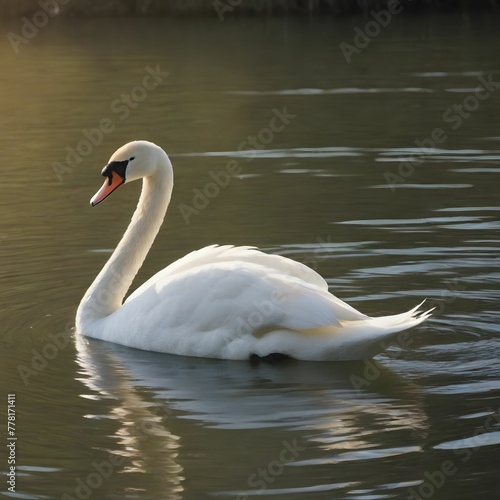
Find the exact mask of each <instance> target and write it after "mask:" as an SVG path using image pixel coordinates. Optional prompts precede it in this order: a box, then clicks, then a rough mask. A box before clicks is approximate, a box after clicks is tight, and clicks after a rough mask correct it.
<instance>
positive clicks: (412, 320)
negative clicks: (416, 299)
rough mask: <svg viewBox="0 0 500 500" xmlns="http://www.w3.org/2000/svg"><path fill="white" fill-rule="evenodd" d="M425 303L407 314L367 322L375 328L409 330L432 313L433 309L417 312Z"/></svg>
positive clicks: (371, 319)
mask: <svg viewBox="0 0 500 500" xmlns="http://www.w3.org/2000/svg"><path fill="white" fill-rule="evenodd" d="M424 303H425V300H423V301H422V302H421V303H420V304H418V306H415V307H414V308H413V309H410V310H409V311H407V312H404V313H401V314H394V315H392V316H381V317H379V318H370V319H369V320H368V321H369V322H370V323H371V324H373V325H376V326H379V327H381V328H384V327H385V328H393V327H398V326H400V327H401V330H403V329H405V328H410V327H411V326H416V325H418V324H420V323H422V322H423V321H425V320H426V319H427V318H428V317H429V316H431V314H432V311H434V309H435V307H433V308H432V309H428V310H427V311H421V310H419V309H420V308H421V307H422V306H423V305H424Z"/></svg>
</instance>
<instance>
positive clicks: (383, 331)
mask: <svg viewBox="0 0 500 500" xmlns="http://www.w3.org/2000/svg"><path fill="white" fill-rule="evenodd" d="M117 165H118V166H117ZM115 170H116V171H119V172H121V173H123V174H124V175H122V176H120V175H118V174H117V172H116V171H115ZM103 175H106V176H107V177H108V181H106V182H105V184H104V186H103V188H101V190H100V191H99V192H98V193H97V194H96V195H95V196H94V198H93V199H92V203H93V204H97V203H99V202H100V201H102V200H103V199H104V198H105V197H107V196H108V195H109V194H110V193H111V192H112V191H113V190H114V189H116V187H118V186H119V185H120V184H121V183H123V182H129V181H131V180H136V179H139V178H143V190H142V193H141V197H140V200H139V204H138V207H137V210H136V211H135V213H134V216H133V218H132V221H131V223H130V226H129V227H128V229H127V231H126V233H125V235H124V236H123V238H122V240H121V242H120V243H119V245H118V247H117V248H116V250H115V252H114V253H113V255H112V256H111V258H110V259H109V261H108V262H107V264H106V265H105V266H104V268H103V269H102V271H101V272H100V273H99V275H98V276H97V278H96V279H95V281H94V283H93V284H92V285H91V286H90V288H89V289H88V290H87V292H86V294H85V296H84V297H83V299H82V301H81V303H80V306H79V308H78V312H77V318H76V327H77V331H78V332H80V333H82V334H84V335H87V336H90V337H94V338H99V339H102V340H107V341H110V342H116V343H119V344H123V345H127V346H130V347H135V348H139V349H145V350H150V351H158V352H168V353H174V354H181V355H185V356H201V357H212V358H225V359H248V358H249V357H250V356H251V355H253V354H255V355H257V356H259V357H265V356H267V355H269V354H272V353H280V354H285V355H288V356H290V357H293V358H297V359H304V360H346V359H364V358H368V357H371V356H373V355H375V354H377V353H379V352H381V351H383V350H384V349H385V347H386V346H387V344H388V343H389V342H390V338H391V337H392V336H394V334H395V333H397V332H399V331H401V330H405V329H407V328H411V327H413V326H416V325H418V324H419V323H421V322H422V321H424V320H425V319H426V318H427V317H428V316H429V312H430V311H427V312H423V313H418V312H417V310H418V307H419V306H417V307H416V308H414V309H412V310H411V311H408V312H406V313H403V314H399V315H395V316H385V317H380V318H370V317H368V316H366V315H364V314H362V313H360V312H359V311H357V310H356V309H354V308H352V307H351V306H349V305H348V304H346V303H345V302H343V301H341V300H340V299H338V298H337V297H335V296H334V295H332V294H330V293H329V291H328V285H327V283H326V282H325V281H324V279H323V278H322V277H321V276H320V275H319V274H317V273H316V272H315V271H313V270H312V269H310V268H308V267H307V266H305V265H303V264H300V263H298V262H295V261H293V260H290V259H287V258H284V257H280V256H277V255H267V254H264V253H262V252H260V251H258V250H256V249H254V248H251V247H232V246H215V245H214V246H209V247H205V248H203V249H201V250H198V251H195V252H192V253H190V254H188V255H186V256H185V257H183V258H182V259H180V260H178V261H176V262H174V263H173V264H171V265H170V266H168V267H166V268H165V269H163V270H162V271H160V272H159V273H157V274H156V275H154V276H153V277H152V278H151V279H149V280H148V281H147V282H146V283H144V284H143V285H142V286H141V287H139V288H138V289H137V290H136V291H135V292H134V293H132V295H130V296H129V297H128V298H127V300H126V301H125V302H124V303H123V304H122V301H123V297H124V296H125V294H126V292H127V290H128V288H129V286H130V284H131V282H132V280H133V278H134V276H135V275H136V273H137V271H138V270H139V269H140V267H141V265H142V263H143V261H144V259H145V257H146V255H147V253H148V251H149V248H150V247H151V245H152V243H153V241H154V238H155V237H156V234H157V232H158V230H159V228H160V226H161V224H162V222H163V218H164V215H165V212H166V210H167V207H168V204H169V202H170V196H171V193H172V189H173V172H172V166H171V163H170V160H169V159H168V156H167V155H166V153H165V152H164V151H163V150H162V149H161V148H159V147H158V146H156V145H154V144H152V143H149V142H146V141H136V142H132V143H129V144H126V145H125V146H123V147H122V148H120V149H119V150H118V151H117V152H116V153H115V154H114V155H113V156H112V157H111V159H110V163H109V164H108V166H107V167H106V168H105V170H103ZM122 177H123V178H122Z"/></svg>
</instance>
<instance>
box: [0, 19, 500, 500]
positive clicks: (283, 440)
mask: <svg viewBox="0 0 500 500" xmlns="http://www.w3.org/2000/svg"><path fill="white" fill-rule="evenodd" d="M496 21H498V20H495V19H486V18H485V19H480V18H477V19H467V18H450V19H439V18H436V19H433V20H426V19H413V20H411V21H410V20H404V19H403V20H400V21H399V24H398V23H397V22H394V23H393V24H391V26H389V27H388V28H387V29H386V30H384V31H383V33H382V34H381V35H380V36H379V37H378V38H376V39H374V40H372V41H371V43H370V45H369V46H368V47H366V48H365V49H364V50H363V51H362V52H361V54H355V55H354V56H353V59H352V61H351V63H350V64H347V62H346V61H345V59H344V57H343V55H342V53H341V51H340V49H339V43H340V42H341V41H347V42H351V43H352V38H353V31H352V27H353V26H351V24H350V23H349V22H347V21H346V22H345V23H342V24H341V23H338V22H337V23H334V22H330V21H326V20H325V21H321V20H317V21H308V20H305V21H303V22H300V21H288V22H285V21H278V20H274V21H260V20H252V21H247V22H234V20H230V19H228V20H226V21H224V23H219V22H218V21H217V18H215V19H214V20H204V21H189V22H188V21H178V22H176V23H173V22H165V21H160V20H144V21H126V20H123V21H114V20H110V19H109V20H102V21H98V22H95V21H93V22H90V21H81V22H75V21H73V22H63V21H58V20H51V23H50V24H49V25H47V26H46V27H45V28H44V29H43V30H41V32H40V33H39V35H37V37H35V38H34V39H32V40H30V42H29V43H28V44H25V45H22V46H21V47H20V49H19V53H18V54H14V52H13V50H12V48H11V46H10V44H9V43H8V41H7V38H6V33H8V32H9V31H10V30H19V26H18V25H17V24H14V25H12V26H6V27H4V28H3V32H2V39H3V42H2V43H1V44H0V57H1V61H2V71H1V72H0V88H1V92H0V131H1V134H0V150H1V151H2V162H1V182H0V209H1V219H0V256H1V266H0V274H1V276H2V287H1V288H0V340H1V349H0V359H1V364H0V372H1V382H0V383H1V386H2V394H3V396H2V402H1V405H0V407H1V415H0V416H1V418H2V423H1V426H2V429H3V430H2V439H3V440H4V437H3V436H5V430H6V421H7V418H6V414H7V394H8V393H15V395H16V401H15V405H16V412H17V413H16V418H17V419H16V436H17V438H18V440H17V442H16V443H17V449H16V452H17V456H16V459H17V463H16V465H17V484H16V493H15V494H13V493H9V492H8V491H7V489H6V487H7V483H6V480H5V479H6V478H5V475H3V476H2V477H3V478H4V479H2V490H1V491H2V492H3V493H4V494H6V495H7V497H11V498H22V499H59V498H65V499H72V498H80V499H81V498H99V499H131V500H132V499H138V500H146V499H177V498H178V499H200V498H221V499H226V498H229V499H231V498H233V499H239V500H243V499H248V498H254V497H258V496H260V497H262V498H276V499H278V498H280V499H288V498H297V499H316V498H318V499H319V498H326V499H330V498H334V499H350V500H355V499H356V500H372V499H385V498H419V497H421V498H431V497H432V498H439V499H457V498H460V499H468V498H498V494H499V493H500V481H499V476H498V464H499V459H500V376H499V368H500V362H499V355H500V326H499V324H500V313H499V306H498V303H499V300H500V292H499V288H498V280H499V277H500V261H499V258H498V253H499V249H500V222H499V211H500V202H499V194H498V186H499V183H498V174H499V172H500V89H497V88H496V86H495V84H490V87H491V88H490V89H489V90H488V89H486V90H484V91H483V92H482V94H481V97H483V98H484V99H483V100H481V101H478V100H477V99H476V98H475V97H474V96H475V90H476V88H477V87H478V86H479V85H480V81H479V78H482V79H483V81H488V80H490V81H493V82H495V81H500V59H499V58H498V50H499V45H500V43H499V39H498V29H497V28H496V26H495V22H496ZM359 22H360V25H361V26H363V25H364V21H362V20H360V21H359ZM151 72H153V73H154V72H156V80H153V79H152V77H151V78H150V79H146V80H144V79H145V77H146V76H147V75H148V74H150V73H151ZM166 73H168V75H166ZM143 82H145V83H146V84H147V86H148V87H149V88H150V90H144V88H143V87H141V86H142V85H143ZM154 83H158V85H157V86H156V88H151V87H153V86H154ZM122 94H125V95H131V96H132V97H131V98H128V99H129V100H128V101H126V100H125V99H127V98H126V97H125V98H124V97H122ZM464 104H465V105H466V108H463V110H462V111H461V110H460V109H461V108H459V107H457V106H462V105H464ZM476 108H477V109H476ZM280 114H281V115H280ZM283 114H285V115H286V116H285V118H282V119H281V121H279V122H277V121H276V120H277V119H276V120H275V121H274V122H271V120H272V119H273V117H275V116H282V115H283ZM271 123H274V125H275V128H276V129H278V128H279V131H276V132H274V133H272V134H271V133H270V132H269V129H268V127H269V126H270V124H271ZM99 126H100V127H101V128H102V130H103V131H102V132H97V131H96V128H97V127H99ZM439 129H442V130H441V131H440V130H439ZM433 134H434V137H435V138H436V137H437V138H439V140H440V143H439V144H433V143H429V139H430V138H431V137H433ZM86 135H87V136H88V137H91V139H92V141H93V142H94V143H95V145H90V143H89V142H87V143H85V141H87V139H86ZM252 137H254V139H252ZM255 137H256V139H255ZM139 138H141V139H142V138H143V139H149V140H152V141H154V142H157V143H159V144H160V145H162V146H163V147H164V148H165V149H166V150H167V151H168V152H169V153H170V154H171V156H172V161H173V163H174V168H175V172H176V186H175V193H174V197H173V200H172V204H171V207H170V210H169V214H168V216H167V219H166V222H165V225H164V228H163V230H162V231H161V233H160V235H159V236H158V239H157V241H156V243H155V245H154V247H153V249H152V250H151V252H150V255H149V257H148V259H147V261H146V263H145V265H144V267H143V269H142V270H141V272H140V273H139V275H138V277H137V280H136V282H135V284H134V287H135V286H137V284H139V283H141V282H143V281H144V280H145V279H147V278H148V277H149V276H151V275H152V274H153V273H155V272H156V271H158V270H159V269H161V268H163V267H164V266H165V265H167V264H168V263H170V262H172V261H174V260H175V259H177V258H179V257H180V256H182V255H184V254H185V253H187V252H189V251H191V250H193V249H196V248H200V247H202V246H204V245H207V244H211V243H221V244H222V243H234V244H251V245H257V246H259V247H261V248H262V249H263V250H264V251H266V252H269V253H279V254H282V255H286V256H289V257H292V258H294V259H296V260H298V261H301V262H305V263H307V264H308V265H310V266H312V267H315V268H316V269H317V270H318V271H319V272H320V273H321V274H322V275H323V276H324V277H325V278H326V279H327V281H328V283H329V284H330V285H331V290H332V291H333V292H334V293H335V294H336V295H338V296H339V297H341V298H342V299H344V300H346V301H347V302H349V303H350V304H352V305H354V306H355V307H358V308H359V309H361V310H362V311H363V312H365V313H367V314H372V315H378V314H387V313H395V312H399V311H403V310H406V309H409V308H410V307H412V306H413V305H415V304H416V303H418V302H420V301H421V300H423V299H424V298H426V297H427V298H428V299H429V302H430V303H431V304H432V305H434V306H435V307H436V315H435V317H434V318H433V319H431V320H430V321H428V323H427V324H426V325H425V326H422V327H418V328H416V329H414V330H413V331H412V332H411V335H409V336H407V337H402V338H401V339H400V342H399V345H394V346H391V347H389V348H388V349H387V351H386V352H384V353H383V354H382V355H380V356H378V357H377V358H376V360H375V362H363V361H360V362H349V363H335V364H333V363H331V364H330V363H324V364H315V363H298V362H290V363H286V364H283V365H280V366H267V365H259V366H250V365H249V364H247V363H243V362H226V361H219V360H205V359H189V358H179V357H175V356H169V355H160V354H156V353H148V352H142V351H136V350H132V349H127V348H123V347H120V346H115V345H109V344H106V343H103V342H98V341H90V342H89V341H87V340H84V339H81V338H75V336H74V335H72V333H71V328H72V326H73V321H74V315H75V311H76V307H77V305H78V303H79V300H80V298H81V296H82V295H83V293H84V291H85V290H86V288H87V286H88V285H89V284H90V283H91V281H92V280H93V278H94V277H95V275H96V274H97V273H98V271H99V270H100V268H101V266H102V265H103V264H104V262H105V261H106V259H107V258H108V257H109V254H110V251H111V249H113V248H114V247H115V245H116V244H117V242H118V241H119V239H120V237H121V235H122V233H123V231H124V230H125V227H126V225H127V223H128V220H129V218H130V216H131V213H132V211H133V209H134V206H135V201H136V198H137V196H138V193H139V189H140V186H139V185H130V186H127V187H126V188H123V191H121V190H120V192H119V193H117V194H116V195H114V196H113V197H112V198H111V199H110V200H107V201H106V203H104V204H102V205H100V206H99V207H98V208H95V209H90V207H89V206H88V200H89V199H90V197H91V196H92V195H93V194H94V193H95V191H96V190H97V188H98V187H99V186H100V185H101V177H100V175H99V172H100V169H101V168H102V166H104V165H105V164H106V161H107V159H108V158H109V156H110V154H111V153H112V152H113V151H114V150H115V149H116V148H117V147H118V146H120V145H122V144H123V143H125V142H127V141H129V140H132V139H139ZM434 140H435V139H434ZM243 141H247V142H246V143H245V144H243V145H242V142H243ZM254 141H257V142H258V144H257V143H255V142H254ZM416 141H427V142H424V143H423V144H424V146H423V147H424V148H427V149H423V150H422V149H421V148H419V147H417V142H416ZM73 150H77V151H79V157H78V158H76V156H75V155H74V154H73V156H69V157H67V155H68V154H69V151H73ZM241 150H243V151H241ZM229 162H232V163H229ZM411 162H413V163H411ZM229 164H230V165H232V166H234V165H237V168H238V176H237V177H233V178H231V179H230V181H229V182H227V179H226V178H225V176H223V177H224V179H226V180H224V182H225V183H226V184H227V185H226V186H225V187H223V188H217V189H214V185H213V184H211V185H210V183H211V182H212V177H211V175H212V176H213V175H214V173H216V174H219V175H220V173H221V172H222V171H224V170H225V169H227V167H228V165H229ZM210 172H212V174H210ZM206 189H208V191H205V192H206V193H207V194H209V196H211V198H206V199H202V198H201V197H200V196H199V195H198V198H196V199H195V195H196V193H199V192H200V191H203V190H206ZM198 190H200V191H198ZM186 207H188V208H186ZM186 210H187V211H186ZM5 443H6V441H5V440H4V441H3V444H2V449H3V450H4V451H3V452H2V453H1V460H0V470H1V471H2V474H4V473H5V471H6V470H7V467H8V465H7V458H8V456H7V452H8V449H7V448H6V446H5Z"/></svg>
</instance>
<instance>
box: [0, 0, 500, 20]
mask: <svg viewBox="0 0 500 500" xmlns="http://www.w3.org/2000/svg"><path fill="white" fill-rule="evenodd" d="M401 8H402V9H403V10H404V11H405V13H407V14H408V13H414V14H418V13H447V12H455V13H456V12H463V13H472V12H479V11H488V12H495V11H497V12H500V0H101V1H99V2H96V1H95V0H0V18H1V19H12V18H18V17H20V16H26V15H33V14H35V13H36V12H38V11H45V12H46V13H47V14H48V15H51V16H52V17H54V16H56V15H57V16H65V17H106V16H125V17H127V16H164V17H179V16H182V17H199V16H218V17H219V19H221V20H224V18H225V17H226V16H227V17H229V16H230V17H244V16H247V17H249V16H264V17H268V16H287V15H289V16H311V15H315V16H334V17H338V16H349V15H359V14H368V13H369V12H371V11H372V10H375V11H380V10H384V9H389V10H391V9H401Z"/></svg>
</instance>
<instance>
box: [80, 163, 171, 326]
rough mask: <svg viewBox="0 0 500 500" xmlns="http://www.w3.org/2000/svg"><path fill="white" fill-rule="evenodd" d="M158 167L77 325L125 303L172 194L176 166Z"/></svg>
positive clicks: (87, 296)
mask: <svg viewBox="0 0 500 500" xmlns="http://www.w3.org/2000/svg"><path fill="white" fill-rule="evenodd" d="M166 161H167V162H168V165H166V167H168V168H158V169H157V172H156V173H155V175H153V176H150V177H145V178H144V179H143V182H142V191H141V196H140V198H139V203H138V204H137V208H136V210H135V212H134V215H133V216H132V220H131V221H130V224H129V226H128V228H127V230H126V231H125V234H124V235H123V238H122V239H121V241H120V243H119V244H118V246H117V247H116V249H115V251H114V252H113V255H112V256H111V257H110V259H109V260H108V262H107V263H106V265H105V266H104V267H103V268H102V270H101V272H100V273H99V274H98V275H97V277H96V279H95V280H94V282H93V283H92V285H90V288H89V289H88V290H87V292H86V293H85V295H84V297H83V299H82V301H81V302H80V306H79V308H78V313H77V326H79V325H81V322H82V321H84V322H85V321H87V320H94V319H100V318H103V317H105V316H108V315H110V314H111V313H113V312H114V311H116V310H117V309H118V308H119V307H120V306H121V304H122V301H123V298H124V297H125V294H126V293H127V290H128V289H129V287H130V285H131V284H132V281H133V279H134V277H135V275H136V274H137V272H138V271H139V269H140V268H141V266H142V263H143V262H144V259H145V258H146V256H147V254H148V252H149V249H150V248H151V245H152V244H153V242H154V239H155V237H156V235H157V234H158V231H159V229H160V227H161V225H162V222H163V219H164V217H165V213H166V211H167V208H168V204H169V202H170V197H171V195H172V188H173V183H172V180H171V179H172V175H169V170H170V173H171V169H172V166H171V164H170V161H169V160H168V158H167V159H166Z"/></svg>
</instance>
